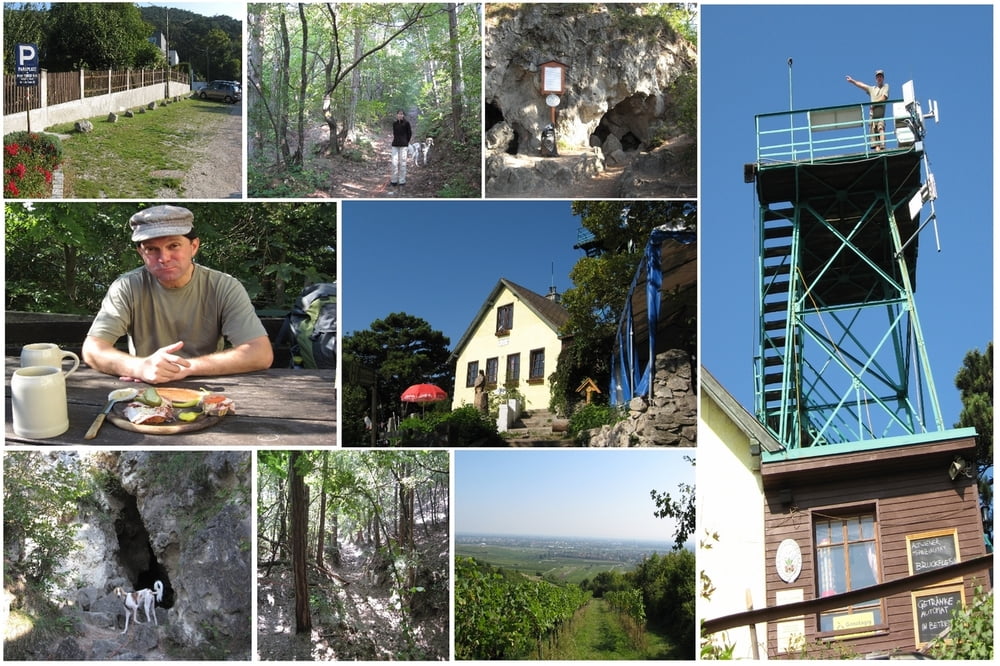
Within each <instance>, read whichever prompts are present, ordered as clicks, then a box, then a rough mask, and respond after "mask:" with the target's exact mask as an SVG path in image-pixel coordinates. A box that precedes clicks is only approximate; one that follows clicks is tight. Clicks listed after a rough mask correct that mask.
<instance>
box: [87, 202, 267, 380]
mask: <svg viewBox="0 0 1000 666" xmlns="http://www.w3.org/2000/svg"><path fill="white" fill-rule="evenodd" d="M129 226H130V227H131V230H132V242H133V243H135V247H136V250H137V251H138V252H139V256H140V257H142V262H143V266H142V267H141V268H137V269H135V270H133V271H129V272H128V273H125V274H124V275H121V276H119V277H118V279H117V280H115V281H114V282H113V283H112V284H111V287H110V288H109V289H108V293H107V294H106V295H105V297H104V302H103V303H102V304H101V311H100V312H98V313H97V316H96V317H95V318H94V323H93V324H92V325H91V327H90V330H89V331H88V332H87V339H86V340H85V341H84V343H83V358H84V361H86V363H87V364H88V365H89V366H90V367H92V368H95V369H97V370H100V371H101V372H105V373H107V374H110V375H118V376H119V377H122V378H123V379H133V380H136V381H143V382H147V383H149V384H161V383H164V382H170V381H178V380H181V379H184V378H185V377H189V376H213V375H230V374H236V373H241V372H252V371H254V370H262V369H264V368H268V367H270V366H271V361H272V359H273V355H272V351H271V343H270V341H269V340H268V337H267V331H266V330H265V329H264V325H263V324H261V322H260V319H259V318H258V317H257V314H256V313H255V312H254V309H253V304H252V303H251V302H250V297H249V296H248V295H247V292H246V289H244V287H243V285H242V284H240V282H239V281H238V280H237V279H236V278H234V277H232V276H231V275H227V274H225V273H222V272H220V271H216V270H212V269H210V268H206V267H204V266H201V265H199V264H196V263H194V257H195V255H196V254H197V253H198V247H199V244H200V241H199V239H198V235H197V233H196V232H195V231H194V215H193V214H192V213H191V211H190V210H188V209H187V208H181V207H180V206H153V207H152V208H147V209H145V210H141V211H139V212H138V213H136V214H135V215H133V216H132V218H131V219H130V220H129ZM122 336H128V344H129V351H130V352H131V353H125V352H123V351H121V350H119V349H116V348H115V343H116V342H117V341H118V340H119V339H120V338H121V337H122ZM226 340H228V341H229V343H230V346H229V347H228V348H227V347H225V341H226Z"/></svg>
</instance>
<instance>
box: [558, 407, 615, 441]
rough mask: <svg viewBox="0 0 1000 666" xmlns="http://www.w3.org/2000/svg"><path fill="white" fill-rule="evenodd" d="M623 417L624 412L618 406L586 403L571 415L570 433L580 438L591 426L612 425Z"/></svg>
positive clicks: (574, 437)
mask: <svg viewBox="0 0 1000 666" xmlns="http://www.w3.org/2000/svg"><path fill="white" fill-rule="evenodd" d="M621 419H622V413H621V412H620V411H619V410H618V408H616V407H612V406H610V405H595V404H590V405H584V406H583V407H580V408H579V409H577V410H576V411H575V412H573V415H572V416H570V417H569V434H570V437H572V438H573V439H578V438H579V436H580V434H581V433H583V432H584V431H585V430H590V429H591V428H600V427H601V426H603V425H611V424H613V423H617V422H618V421H620V420H621Z"/></svg>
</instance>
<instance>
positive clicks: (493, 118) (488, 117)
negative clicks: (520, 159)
mask: <svg viewBox="0 0 1000 666" xmlns="http://www.w3.org/2000/svg"><path fill="white" fill-rule="evenodd" d="M484 120H485V127H486V131H487V132H488V131H489V130H490V128H491V127H493V126H494V125H496V124H498V123H502V122H503V121H504V120H506V118H504V115H503V109H501V108H500V107H499V106H497V105H496V103H495V102H487V104H486V111H485V114H484ZM511 130H513V132H514V138H513V139H512V140H511V142H510V143H509V144H508V145H507V151H506V152H507V153H508V154H509V155H517V146H518V136H517V130H516V129H514V127H513V126H511Z"/></svg>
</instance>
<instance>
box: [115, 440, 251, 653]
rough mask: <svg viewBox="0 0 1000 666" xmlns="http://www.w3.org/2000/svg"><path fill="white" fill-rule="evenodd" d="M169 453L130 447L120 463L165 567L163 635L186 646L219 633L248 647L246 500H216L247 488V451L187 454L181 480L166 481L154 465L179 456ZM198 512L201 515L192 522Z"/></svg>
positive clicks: (123, 478) (125, 482)
mask: <svg viewBox="0 0 1000 666" xmlns="http://www.w3.org/2000/svg"><path fill="white" fill-rule="evenodd" d="M169 455H173V456H178V455H182V454H176V453H175V454H164V453H148V452H128V453H123V454H122V457H121V460H120V462H119V469H120V470H121V474H122V476H121V482H122V487H123V488H124V489H125V490H126V491H128V492H129V493H130V494H132V495H134V496H135V498H136V506H137V508H138V510H139V514H140V515H141V516H142V522H143V525H144V526H145V528H146V531H147V532H148V534H149V544H150V546H151V548H152V550H153V553H154V555H155V556H156V559H157V560H158V562H159V563H160V565H161V566H162V567H163V568H164V569H166V571H167V572H168V573H169V577H170V583H171V587H172V590H173V596H174V602H173V604H172V606H171V609H170V612H169V613H168V618H169V624H168V628H167V632H168V635H169V636H170V637H171V638H172V639H173V640H174V641H176V642H177V643H179V644H181V645H185V646H192V647H195V646H200V645H204V644H205V643H207V642H208V641H209V640H213V641H218V640H219V639H220V637H224V640H225V642H226V643H227V644H230V645H233V646H236V645H239V644H240V643H241V642H243V641H245V645H246V646H247V647H248V646H249V644H250V630H251V621H252V618H251V616H250V591H251V587H252V584H253V577H252V575H251V570H250V547H249V544H250V543H252V537H251V533H250V510H249V504H248V503H247V504H246V505H244V504H243V503H242V502H219V500H218V499H217V498H218V497H219V495H220V494H221V495H225V494H232V496H233V498H234V499H236V498H238V497H240V496H241V493H240V489H241V488H242V489H249V488H250V478H249V473H250V466H249V464H248V459H247V458H248V456H247V454H246V453H241V452H224V451H219V452H213V453H206V454H202V453H198V454H190V455H192V456H196V458H193V459H192V461H191V462H190V463H188V465H189V466H190V467H184V469H189V470H190V471H189V472H188V473H185V474H183V475H178V476H180V477H181V478H183V479H185V482H184V483H182V484H180V485H178V484H177V477H176V476H173V475H171V476H170V477H169V478H170V480H169V481H167V482H166V483H169V485H165V481H164V480H163V479H161V478H159V475H158V474H156V470H157V469H162V466H164V465H169V466H172V467H174V468H176V467H179V466H182V465H183V463H184V461H183V460H179V459H175V460H173V461H171V460H169V459H166V458H164V456H169ZM151 456H152V457H154V458H155V457H157V456H158V457H160V458H161V459H160V460H154V459H151V458H150V457H151ZM199 514H201V515H203V516H205V517H204V518H203V519H202V520H200V521H197V522H195V521H193V520H192V517H193V516H195V515H199ZM209 628H210V630H211V634H212V635H211V636H210V635H208V634H207V633H206V632H207V631H208V630H209ZM248 656H249V655H248Z"/></svg>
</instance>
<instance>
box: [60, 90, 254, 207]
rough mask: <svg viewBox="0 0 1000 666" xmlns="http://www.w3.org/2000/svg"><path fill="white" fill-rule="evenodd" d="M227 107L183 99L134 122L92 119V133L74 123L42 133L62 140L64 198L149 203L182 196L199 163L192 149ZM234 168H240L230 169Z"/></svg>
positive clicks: (208, 135)
mask: <svg viewBox="0 0 1000 666" xmlns="http://www.w3.org/2000/svg"><path fill="white" fill-rule="evenodd" d="M230 110H231V107H230V106H229V105H228V104H220V103H219V102H211V101H207V100H199V99H186V98H182V99H181V101H179V102H175V103H172V104H167V105H162V106H158V107H157V108H156V109H154V110H152V111H147V112H146V113H138V112H137V109H133V111H135V112H136V115H135V117H134V118H126V117H125V116H124V115H120V116H119V118H118V122H117V123H110V122H108V120H107V116H102V117H99V118H91V119H90V122H91V123H92V124H93V126H94V131H93V132H87V133H86V134H84V133H81V132H77V131H76V130H75V129H74V123H64V124H61V125H53V126H52V127H49V128H48V129H46V131H47V132H52V133H56V134H61V135H63V136H69V138H67V139H64V140H63V155H64V163H63V174H64V186H63V187H64V191H63V196H64V197H66V198H79V199H91V198H92V199H100V198H115V199H122V198H149V197H157V196H160V195H161V194H162V193H164V190H172V191H173V194H174V196H180V195H183V194H184V192H183V191H182V188H181V181H182V180H183V177H184V173H185V172H186V171H187V170H188V169H189V168H190V167H191V165H192V164H194V162H195V160H196V159H198V157H199V153H198V151H197V148H198V147H199V145H200V144H201V143H203V142H206V141H208V140H209V139H210V138H211V137H212V135H213V134H214V132H215V130H216V128H217V127H218V126H219V125H220V124H221V123H222V122H223V121H224V120H225V119H226V115H227V114H229V112H230ZM234 168H239V165H235V166H234Z"/></svg>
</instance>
